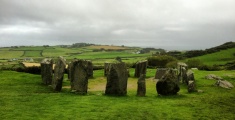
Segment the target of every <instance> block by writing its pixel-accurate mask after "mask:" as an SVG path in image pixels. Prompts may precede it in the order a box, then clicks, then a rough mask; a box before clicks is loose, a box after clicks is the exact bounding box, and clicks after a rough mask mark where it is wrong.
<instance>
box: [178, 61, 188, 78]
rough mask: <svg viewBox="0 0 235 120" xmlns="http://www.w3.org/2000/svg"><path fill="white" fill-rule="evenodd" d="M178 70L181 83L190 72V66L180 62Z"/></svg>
mask: <svg viewBox="0 0 235 120" xmlns="http://www.w3.org/2000/svg"><path fill="white" fill-rule="evenodd" d="M177 69H178V82H180V81H181V80H182V79H183V77H184V76H185V74H186V72H187V70H188V65H187V64H186V63H182V62H178V63H177Z"/></svg>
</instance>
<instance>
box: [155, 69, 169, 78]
mask: <svg viewBox="0 0 235 120" xmlns="http://www.w3.org/2000/svg"><path fill="white" fill-rule="evenodd" d="M168 70H169V68H158V69H157V71H156V74H155V79H161V78H162V76H163V75H165V74H166V72H167V71H168Z"/></svg>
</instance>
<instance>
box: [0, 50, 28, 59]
mask: <svg viewBox="0 0 235 120" xmlns="http://www.w3.org/2000/svg"><path fill="white" fill-rule="evenodd" d="M23 54H24V52H23V51H8V50H0V59H11V58H19V57H20V56H22V55H23Z"/></svg>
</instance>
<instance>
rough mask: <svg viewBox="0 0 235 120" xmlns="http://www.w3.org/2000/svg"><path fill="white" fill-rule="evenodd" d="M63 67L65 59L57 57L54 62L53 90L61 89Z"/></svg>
mask: <svg viewBox="0 0 235 120" xmlns="http://www.w3.org/2000/svg"><path fill="white" fill-rule="evenodd" d="M65 67H66V63H65V59H64V58H63V57H59V59H58V60H57V61H56V64H55V69H54V79H53V81H52V88H53V89H54V90H55V91H61V89H62V83H63V78H64V72H65Z"/></svg>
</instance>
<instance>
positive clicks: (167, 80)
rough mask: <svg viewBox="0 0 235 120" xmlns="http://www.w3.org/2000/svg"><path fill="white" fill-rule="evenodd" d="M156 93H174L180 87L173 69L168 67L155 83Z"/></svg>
mask: <svg viewBox="0 0 235 120" xmlns="http://www.w3.org/2000/svg"><path fill="white" fill-rule="evenodd" d="M156 89H157V93H158V94H160V95H175V94H177V92H179V90H180V87H179V85H178V82H177V76H176V74H175V71H174V70H172V69H170V70H168V71H167V73H166V74H165V75H164V76H163V77H162V78H161V79H160V80H159V81H158V82H157V84H156Z"/></svg>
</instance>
